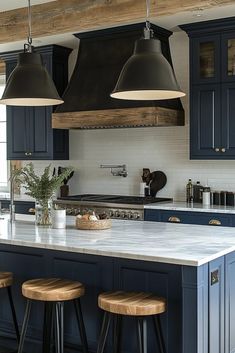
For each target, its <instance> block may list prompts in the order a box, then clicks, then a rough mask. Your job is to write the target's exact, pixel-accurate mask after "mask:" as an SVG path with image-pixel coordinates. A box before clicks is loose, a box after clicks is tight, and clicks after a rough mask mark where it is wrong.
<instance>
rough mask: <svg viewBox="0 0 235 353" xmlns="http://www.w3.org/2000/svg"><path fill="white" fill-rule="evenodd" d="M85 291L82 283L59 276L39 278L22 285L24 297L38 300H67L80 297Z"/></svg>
mask: <svg viewBox="0 0 235 353" xmlns="http://www.w3.org/2000/svg"><path fill="white" fill-rule="evenodd" d="M84 293H85V287H84V285H83V284H82V283H80V282H76V281H69V280H64V279H60V278H48V279H45V278H39V279H33V280H29V281H26V282H24V283H23V285H22V294H23V296H24V297H26V298H28V299H33V300H40V301H45V302H46V301H54V302H55V301H67V300H73V299H76V298H80V297H81V296H83V295H84Z"/></svg>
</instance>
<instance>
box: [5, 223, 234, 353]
mask: <svg viewBox="0 0 235 353" xmlns="http://www.w3.org/2000/svg"><path fill="white" fill-rule="evenodd" d="M72 222H73V220H72ZM0 266H1V267H0V268H1V270H7V271H12V272H13V273H14V275H15V285H14V286H13V293H14V300H15V303H16V310H17V315H18V317H19V321H20V323H21V322H22V318H23V313H24V308H25V300H24V298H22V297H21V284H22V282H23V281H24V280H27V279H30V278H38V277H51V276H54V277H63V278H68V279H73V280H79V281H81V282H83V283H84V284H85V285H86V288H87V290H86V295H85V296H84V297H83V298H82V305H83V310H84V319H85V325H86V328H87V335H88V342H89V347H90V351H91V352H93V351H95V349H96V346H97V339H98V335H99V331H100V324H101V314H102V313H101V311H100V310H99V309H98V308H97V296H98V294H99V293H101V292H102V291H106V290H113V289H115V290H116V289H123V290H138V291H149V292H153V293H155V294H157V295H159V296H163V297H166V299H167V303H168V310H167V313H165V314H164V315H163V316H162V321H163V330H164V337H165V340H166V345H167V352H169V353H170V352H175V353H217V352H218V353H223V352H225V353H230V352H233V351H234V349H235V337H234V336H235V335H234V330H235V279H234V277H235V276H234V273H235V231H234V229H233V228H225V227H206V226H199V225H184V224H167V223H154V222H133V221H113V227H112V229H109V230H103V231H81V230H77V229H74V227H73V225H71V224H70V225H68V226H67V229H66V230H57V229H50V228H39V227H35V226H34V225H33V224H32V223H29V222H16V223H14V224H13V225H11V224H9V223H8V221H7V220H1V221H0ZM1 299H2V302H1V303H3V305H1V306H0V329H1V331H3V332H7V333H13V328H12V325H11V316H10V311H9V310H8V306H7V302H6V305H4V303H5V296H3V295H2V297H1ZM42 313H43V310H42V305H41V304H40V303H39V304H35V306H34V311H33V314H32V320H31V322H30V327H29V331H28V333H29V334H28V339H29V340H31V341H32V340H33V341H34V342H36V343H37V342H39V341H40V337H41V328H42V320H43V315H42ZM66 313H67V315H66V318H65V320H66V323H65V334H66V337H65V338H66V342H68V343H69V344H70V345H71V347H73V346H74V347H75V348H76V346H77V344H78V343H79V337H78V334H77V327H76V324H75V321H74V316H73V315H74V313H73V310H72V308H70V306H69V304H68V307H66ZM126 329H127V330H126ZM134 329H135V326H134V323H133V322H132V320H131V319H127V320H126V322H125V323H124V337H123V352H128V353H132V352H136V351H137V344H136V339H135V338H136V337H135V332H134ZM131 330H133V334H130V332H132V331H131ZM125 333H126V334H125ZM108 344H109V345H110V347H108V350H110V349H111V341H109V343H108ZM36 347H37V345H36V344H34V352H36V351H37V350H36ZM155 347H156V345H155V337H154V335H153V334H152V328H151V327H149V352H150V353H152V352H156V348H155Z"/></svg>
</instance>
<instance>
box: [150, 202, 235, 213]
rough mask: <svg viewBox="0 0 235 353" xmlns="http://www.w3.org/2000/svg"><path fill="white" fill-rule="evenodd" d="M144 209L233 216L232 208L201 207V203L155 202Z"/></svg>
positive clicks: (234, 208)
mask: <svg viewBox="0 0 235 353" xmlns="http://www.w3.org/2000/svg"><path fill="white" fill-rule="evenodd" d="M144 208H145V209H153V210H155V209H156V210H169V211H170V210H172V211H193V212H212V213H227V214H235V207H233V206H217V205H211V206H203V204H201V203H190V204H188V203H186V202H180V201H179V202H177V201H174V202H158V203H157V202H156V203H151V204H148V205H145V206H144Z"/></svg>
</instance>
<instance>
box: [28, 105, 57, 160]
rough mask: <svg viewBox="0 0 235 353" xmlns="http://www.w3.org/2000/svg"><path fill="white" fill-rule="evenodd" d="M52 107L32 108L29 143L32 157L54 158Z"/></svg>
mask: <svg viewBox="0 0 235 353" xmlns="http://www.w3.org/2000/svg"><path fill="white" fill-rule="evenodd" d="M51 112H52V108H51V107H33V108H30V118H29V130H28V136H29V145H30V153H31V154H30V157H29V158H31V159H45V158H48V159H52V158H53V153H52V144H53V136H52V128H51Z"/></svg>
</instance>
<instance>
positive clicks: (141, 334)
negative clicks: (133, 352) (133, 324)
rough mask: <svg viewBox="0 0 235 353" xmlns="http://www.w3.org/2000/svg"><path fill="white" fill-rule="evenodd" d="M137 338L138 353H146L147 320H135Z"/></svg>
mask: <svg viewBox="0 0 235 353" xmlns="http://www.w3.org/2000/svg"><path fill="white" fill-rule="evenodd" d="M137 337H138V344H139V352H140V353H147V320H146V319H145V318H140V317H138V318H137Z"/></svg>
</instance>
